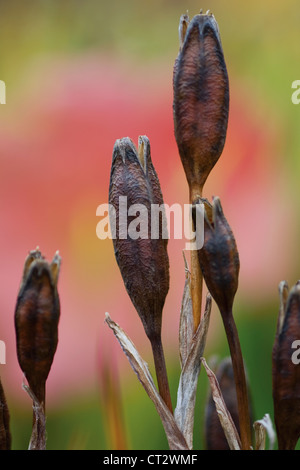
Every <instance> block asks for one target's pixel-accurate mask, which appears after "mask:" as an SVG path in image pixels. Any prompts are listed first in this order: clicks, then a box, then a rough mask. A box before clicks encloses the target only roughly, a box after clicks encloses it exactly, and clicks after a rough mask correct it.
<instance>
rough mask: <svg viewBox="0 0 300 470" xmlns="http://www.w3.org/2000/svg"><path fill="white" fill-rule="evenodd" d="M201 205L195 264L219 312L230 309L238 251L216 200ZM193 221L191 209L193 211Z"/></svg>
mask: <svg viewBox="0 0 300 470" xmlns="http://www.w3.org/2000/svg"><path fill="white" fill-rule="evenodd" d="M199 202H202V203H203V204H204V244H203V247H202V248H201V249H200V250H198V258H199V264H200V267H201V270H202V273H203V277H204V279H205V282H206V285H207V287H208V290H209V292H210V293H211V295H212V297H213V298H214V300H215V302H216V303H217V305H218V307H219V309H220V311H221V313H222V315H223V314H226V313H227V312H231V311H232V306H233V301H234V297H235V294H236V291H237V288H238V277H239V269H240V262H239V254H238V250H237V246H236V241H235V238H234V235H233V232H232V230H231V228H230V226H229V224H228V222H227V220H226V218H225V215H224V213H223V209H222V206H221V202H220V199H219V198H217V197H215V198H214V199H213V204H212V205H211V204H210V203H209V202H208V201H207V200H206V199H201V200H199ZM193 217H194V223H196V219H195V211H193Z"/></svg>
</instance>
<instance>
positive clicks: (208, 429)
mask: <svg viewBox="0 0 300 470" xmlns="http://www.w3.org/2000/svg"><path fill="white" fill-rule="evenodd" d="M216 377H217V380H218V383H219V385H220V389H221V392H222V395H223V398H224V401H225V404H226V406H227V409H228V411H229V413H230V415H231V417H232V420H233V422H234V424H235V426H236V428H237V430H238V432H240V426H239V414H238V403H237V396H236V389H235V381H234V373H233V367H232V361H231V358H230V357H229V358H225V359H223V360H222V361H221V363H220V364H219V365H218V368H217V371H216ZM250 415H251V416H252V415H253V412H252V409H250ZM205 440H206V448H207V450H229V445H228V442H227V440H226V437H225V433H224V431H223V428H222V426H221V424H220V419H219V416H218V414H217V411H216V406H215V403H214V400H213V398H212V394H211V393H210V395H209V398H208V401H207V405H206V410H205Z"/></svg>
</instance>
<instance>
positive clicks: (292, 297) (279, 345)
mask: <svg viewBox="0 0 300 470" xmlns="http://www.w3.org/2000/svg"><path fill="white" fill-rule="evenodd" d="M279 292H280V314H279V318H278V324H277V332H276V337H275V341H274V345H273V353H272V364H273V370H272V378H273V402H274V419H275V426H276V431H277V438H278V448H279V450H293V449H294V448H295V446H296V444H297V441H298V439H299V437H300V364H299V348H300V342H299V340H300V281H298V282H297V284H296V285H295V286H294V287H293V288H292V289H291V290H290V291H288V286H287V283H286V282H281V283H280V285H279ZM295 348H296V349H295ZM297 349H298V353H297Z"/></svg>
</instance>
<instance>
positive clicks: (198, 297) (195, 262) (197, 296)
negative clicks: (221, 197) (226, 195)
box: [190, 187, 203, 332]
mask: <svg viewBox="0 0 300 470" xmlns="http://www.w3.org/2000/svg"><path fill="white" fill-rule="evenodd" d="M201 196H202V188H198V187H197V188H196V189H194V188H192V187H190V205H191V206H192V205H193V204H194V201H196V200H198V199H199V198H201ZM191 222H192V226H193V220H192V221H191ZM194 230H195V227H194ZM202 289H203V275H202V271H201V268H200V264H199V257H198V252H197V250H191V297H192V305H193V319H194V332H196V331H197V328H198V326H199V324H200V319H201V309H202Z"/></svg>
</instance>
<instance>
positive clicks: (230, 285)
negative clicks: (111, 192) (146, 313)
mask: <svg viewBox="0 0 300 470" xmlns="http://www.w3.org/2000/svg"><path fill="white" fill-rule="evenodd" d="M198 202H200V203H201V202H202V203H203V204H204V244H203V247H202V248H201V249H199V250H198V259H199V265H200V267H201V270H202V274H203V278H204V280H205V282H206V285H207V287H208V290H209V292H210V294H211V295H212V297H213V299H214V300H215V302H216V303H217V305H218V307H219V310H220V313H221V316H222V320H223V324H224V328H225V332H226V337H227V341H228V345H229V349H230V356H231V359H232V365H233V370H234V377H235V384H236V393H237V401H238V408H239V423H240V430H241V442H242V448H243V449H244V450H248V449H250V446H251V423H250V416H249V400H248V391H247V385H246V376H245V370H244V363H243V356H242V351H241V346H240V341H239V336H238V331H237V328H236V325H235V321H234V318H233V311H232V309H233V301H234V297H235V294H236V291H237V288H238V276H239V268H240V263H239V255H238V250H237V246H236V242H235V238H234V236H233V233H232V230H231V228H230V226H229V224H228V222H227V220H226V218H225V216H224V213H223V210H222V206H221V202H220V200H219V198H217V197H215V198H214V199H213V204H212V205H211V204H210V203H209V202H208V201H207V200H206V199H199V200H198ZM192 214H193V222H194V226H195V227H196V215H195V214H196V207H195V205H194V206H193V211H192Z"/></svg>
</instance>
